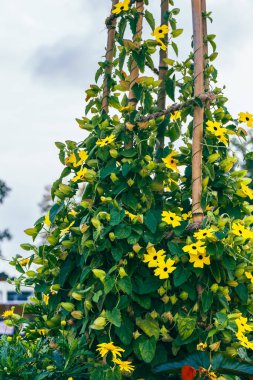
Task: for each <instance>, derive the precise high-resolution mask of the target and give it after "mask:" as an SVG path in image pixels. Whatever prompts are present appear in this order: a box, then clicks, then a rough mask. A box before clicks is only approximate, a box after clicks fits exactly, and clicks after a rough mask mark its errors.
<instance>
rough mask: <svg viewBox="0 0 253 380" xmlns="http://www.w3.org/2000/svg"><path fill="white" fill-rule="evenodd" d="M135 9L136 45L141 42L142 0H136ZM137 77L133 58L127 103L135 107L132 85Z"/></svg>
mask: <svg viewBox="0 0 253 380" xmlns="http://www.w3.org/2000/svg"><path fill="white" fill-rule="evenodd" d="M136 9H137V11H138V13H139V19H138V23H137V27H136V34H135V35H134V36H133V42H135V43H136V45H137V47H138V45H140V43H141V37H142V27H143V11H144V2H143V1H137V2H136ZM138 77H139V68H138V66H137V63H136V62H135V60H134V59H133V62H132V66H131V73H130V87H129V95H128V104H129V105H130V106H133V107H134V108H136V105H137V100H136V98H135V94H134V92H133V86H134V85H135V83H136V80H137V79H138Z"/></svg>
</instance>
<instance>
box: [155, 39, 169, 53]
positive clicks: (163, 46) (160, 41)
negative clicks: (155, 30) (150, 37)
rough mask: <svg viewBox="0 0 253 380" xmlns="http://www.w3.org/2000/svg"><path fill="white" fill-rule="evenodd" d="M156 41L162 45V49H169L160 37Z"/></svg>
mask: <svg viewBox="0 0 253 380" xmlns="http://www.w3.org/2000/svg"><path fill="white" fill-rule="evenodd" d="M156 42H157V43H158V45H159V46H160V49H162V50H164V51H165V50H166V49H167V46H166V45H165V43H164V42H163V41H162V40H160V39H159V38H157V39H156Z"/></svg>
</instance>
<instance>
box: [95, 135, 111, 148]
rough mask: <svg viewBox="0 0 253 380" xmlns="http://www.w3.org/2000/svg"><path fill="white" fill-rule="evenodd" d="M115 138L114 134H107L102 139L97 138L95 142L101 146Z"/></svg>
mask: <svg viewBox="0 0 253 380" xmlns="http://www.w3.org/2000/svg"><path fill="white" fill-rule="evenodd" d="M115 138H116V137H115V136H114V135H110V136H107V137H105V138H104V139H99V140H98V141H97V142H96V145H98V146H99V147H100V148H103V147H104V146H106V145H109V144H111V143H113V142H114V140H115Z"/></svg>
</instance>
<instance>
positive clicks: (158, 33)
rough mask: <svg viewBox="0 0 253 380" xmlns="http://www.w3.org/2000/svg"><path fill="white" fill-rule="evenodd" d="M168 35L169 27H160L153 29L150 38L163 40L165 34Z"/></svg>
mask: <svg viewBox="0 0 253 380" xmlns="http://www.w3.org/2000/svg"><path fill="white" fill-rule="evenodd" d="M168 33H169V27H168V25H161V26H158V27H157V28H155V30H154V31H153V33H151V36H153V37H155V38H156V40H157V39H160V38H164V37H165V35H166V34H168Z"/></svg>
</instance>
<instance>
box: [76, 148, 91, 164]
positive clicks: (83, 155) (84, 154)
mask: <svg viewBox="0 0 253 380" xmlns="http://www.w3.org/2000/svg"><path fill="white" fill-rule="evenodd" d="M78 156H79V158H80V160H79V161H78V162H76V163H75V164H74V166H75V167H77V166H81V165H82V164H83V163H84V162H85V161H86V160H87V158H88V153H87V152H85V150H80V152H78Z"/></svg>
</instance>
